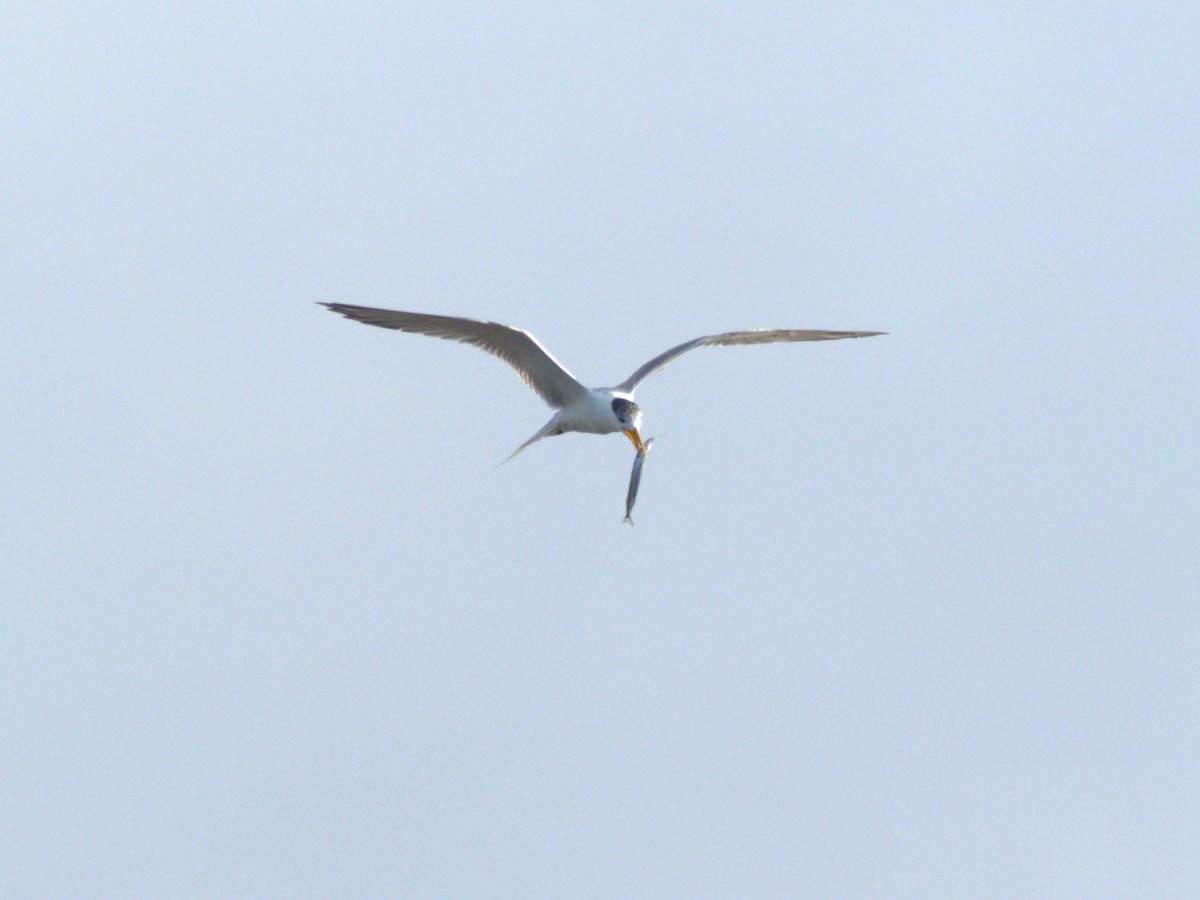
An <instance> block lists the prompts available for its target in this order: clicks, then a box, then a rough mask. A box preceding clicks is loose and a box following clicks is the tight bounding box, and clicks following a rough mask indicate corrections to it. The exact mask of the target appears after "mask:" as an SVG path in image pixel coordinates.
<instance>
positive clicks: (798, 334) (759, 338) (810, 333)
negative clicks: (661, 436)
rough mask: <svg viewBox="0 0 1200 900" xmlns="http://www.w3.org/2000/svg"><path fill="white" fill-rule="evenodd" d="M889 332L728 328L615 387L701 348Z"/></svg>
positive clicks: (631, 385) (626, 386)
mask: <svg viewBox="0 0 1200 900" xmlns="http://www.w3.org/2000/svg"><path fill="white" fill-rule="evenodd" d="M880 334H887V332H886V331H821V330H813V329H808V330H799V331H797V330H773V329H768V328H760V329H758V330H756V331H727V332H725V333H724V334H706V335H704V336H702V337H698V338H693V339H692V340H690V341H684V342H683V343H682V344H679V345H678V346H676V347H672V348H671V349H670V350H667V351H665V352H663V353H660V354H658V356H656V357H654V359H652V360H650V361H649V362H648V363H645V364H644V365H642V366H640V367H639V368H638V370H637V371H636V372H634V373H633V374H632V375H630V376H629V377H628V378H626V379H625V380H624V381H622V382H621V383H620V384H618V385H617V386H616V387H615V388H614V390H619V391H632V390H634V389H635V388H636V387H637V386H638V385H639V384H640V383H641V382H643V381H644V380H646V379H647V378H649V377H650V376H651V375H653V374H654V373H655V372H657V371H658V370H659V369H661V368H662V367H663V366H665V365H666V364H667V363H669V362H671V361H672V360H673V359H675V357H677V356H682V355H683V354H684V353H687V352H688V351H689V350H695V349H696V348H697V347H733V346H739V345H742V344H778V343H790V342H792V341H840V340H842V339H843V338H861V337H874V336H876V335H880Z"/></svg>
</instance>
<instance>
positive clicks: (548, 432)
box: [492, 415, 562, 472]
mask: <svg viewBox="0 0 1200 900" xmlns="http://www.w3.org/2000/svg"><path fill="white" fill-rule="evenodd" d="M556 434H562V431H560V430H559V427H558V416H557V415H555V416H554V417H553V418H551V419H550V421H549V422H547V423H546V424H545V425H543V426H542V427H541V428H540V429H538V432H537V434H535V435H534V436H533V437H531V438H530V439H529V440H527V441H526V442H525V443H523V444H522V445H521V446H520V447H518V448H517V449H516V450H514V451H513V452H512V453H510V454H508V456H507V457H505V458H504V459H503V460H501V461H500V462H498V463H496V465H494V466H492V471H493V472H495V471H496V470H497V469H498V468H500V467H501V466H502V465H504V464H505V463H506V462H508V461H509V460H510V459H512V458H513V457H514V456H516V455H517V454H518V453H520V452H521V451H522V450H524V449H525V448H526V447H528V446H529V445H530V444H536V443H537V442H538V441H540V440H541V439H542V438H544V437H551V436H552V435H556Z"/></svg>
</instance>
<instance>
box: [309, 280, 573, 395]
mask: <svg viewBox="0 0 1200 900" xmlns="http://www.w3.org/2000/svg"><path fill="white" fill-rule="evenodd" d="M320 305H321V306H324V307H326V308H327V309H330V310H332V311H333V312H335V313H340V314H341V315H343V316H345V317H346V318H347V319H353V320H354V321H356V322H364V323H365V324H367V325H378V326H379V327H380V328H392V329H395V330H396V331H406V332H409V333H410V334H425V335H428V336H430V337H436V338H443V339H445V340H449V341H458V342H460V343H463V344H470V345H471V346H473V347H478V348H479V349H480V350H484V351H486V352H488V353H491V354H492V355H493V356H498V357H500V359H502V360H504V361H505V362H506V363H508V364H509V365H510V366H512V367H513V368H514V369H516V371H517V374H518V375H520V376H521V379H522V380H523V381H524V382H525V383H526V384H527V385H529V386H530V387H531V388H533V390H534V391H535V392H536V393H537V394H538V396H540V397H541V398H542V399H543V400H545V401H546V402H547V403H548V404H549V405H550V406H552V407H555V408H558V409H561V408H562V407H564V406H566V405H567V404H568V403H569V402H571V401H572V400H574V399H576V398H577V397H579V396H581V395H582V394H584V393H586V392H587V388H585V387H584V386H583V385H582V384H580V383H579V381H578V380H576V378H575V376H574V375H572V374H571V373H570V372H568V371H567V370H566V369H565V368H564V367H563V365H562V363H560V362H559V361H558V360H557V359H555V358H554V357H553V356H552V355H551V354H550V351H548V350H547V349H546V348H545V347H543V346H542V345H541V344H539V343H538V341H537V339H536V338H535V337H534V336H533V335H532V334H530V333H529V332H528V331H522V330H521V329H520V328H513V327H511V326H509V325H501V324H499V323H497V322H480V321H477V320H476V319H460V318H458V317H456V316H434V315H428V314H426V313H413V312H401V311H400V310H395V309H377V308H375V307H370V306H351V305H349V304H347V303H322V304H320Z"/></svg>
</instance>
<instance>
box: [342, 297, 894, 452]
mask: <svg viewBox="0 0 1200 900" xmlns="http://www.w3.org/2000/svg"><path fill="white" fill-rule="evenodd" d="M319 305H321V306H324V307H326V308H327V309H330V310H332V311H333V312H335V313H340V314H341V315H343V316H345V317H346V318H347V319H353V320H354V321H356V322H363V323H365V324H367V325H377V326H379V327H380V328H391V329H394V330H396V331H406V332H409V333H410V334H424V335H428V336H430V337H436V338H443V339H445V340H449V341H459V342H460V343H463V344H470V345H472V346H474V347H478V348H479V349H480V350H484V351H486V352H488V353H491V354H492V355H493V356H498V357H500V359H502V360H504V361H505V362H506V363H508V364H509V365H510V366H512V367H513V368H514V369H516V370H517V374H518V375H520V376H521V378H522V380H524V382H525V383H526V384H527V385H529V386H530V387H531V388H533V390H534V392H535V393H537V395H538V396H539V397H541V398H542V399H543V400H545V401H546V403H547V404H548V405H549V406H551V407H552V408H553V409H554V410H555V413H554V415H553V416H552V417H551V418H550V421H549V422H547V423H546V424H545V425H543V426H542V427H541V428H540V429H539V430H538V431H537V433H536V434H534V435H533V437H531V438H529V440H527V441H525V443H523V444H521V446H519V447H518V448H517V449H516V450H514V451H513V452H512V453H510V454H509V456H508V458H507V459H505V460H504V462H508V460H510V459H512V458H513V457H514V456H516V455H517V454H518V453H520V452H521V451H522V450H524V449H525V448H526V447H528V446H529V445H530V444H534V443H536V442H538V441H540V440H541V439H542V438H546V437H553V436H555V435H559V434H566V433H567V432H568V431H577V432H582V433H584V434H616V433H618V432H621V433H623V434H624V435H625V436H626V437H627V438H629V440H630V442H632V444H633V446H634V447H636V448H637V451H638V453H639V454H640V455H642V456H644V455H645V453H646V442H645V441H643V440H642V411H641V409H640V408H639V407H638V405H637V404H636V403H635V402H634V400H633V393H634V391H636V390H637V387H638V385H639V384H641V383H642V382H643V381H645V380H646V379H647V378H649V377H650V376H651V375H653V374H654V373H655V372H657V371H658V370H659V369H661V368H662V367H663V366H665V365H667V363H669V362H671V361H672V360H674V359H675V358H676V357H678V356H682V355H683V354H684V353H687V352H688V351H689V350H695V349H696V348H697V347H733V346H740V345H744V344H775V343H781V342H792V341H838V340H842V339H843V338H862V337H875V336H876V335H880V334H887V332H885V331H822V330H812V329H808V330H800V331H797V330H771V329H759V330H756V331H728V332H725V333H724V334H706V335H703V336H701V337H698V338H692V339H691V340H690V341H684V342H683V343H682V344H678V345H676V346H674V347H672V348H671V349H670V350H665V351H663V352H662V353H660V354H658V356H656V357H654V358H653V359H652V360H650V361H649V362H647V363H644V364H642V365H641V366H639V367H638V368H637V369H636V370H635V371H634V373H633V374H632V375H630V376H629V377H628V378H626V379H625V380H624V381H622V382H621V383H620V384H618V385H614V386H613V387H603V388H589V387H584V385H583V384H581V383H580V382H579V380H578V379H576V378H575V376H574V375H572V374H571V373H570V372H568V371H567V370H566V369H565V368H564V367H563V365H562V363H560V362H559V361H558V360H557V359H555V358H554V357H553V356H552V355H551V354H550V351H549V350H547V349H546V348H545V347H543V346H542V345H541V344H540V343H539V342H538V340H537V338H535V337H534V336H533V335H532V334H530V333H529V332H528V331H523V330H522V329H520V328H513V327H512V326H511V325H501V324H499V323H497V322H481V321H479V320H476V319H461V318H458V317H456V316H437V315H430V314H427V313H414V312H401V311H400V310H395V309H376V308H374V307H370V306H351V305H349V304H346V303H321V304H319ZM501 465H503V463H501Z"/></svg>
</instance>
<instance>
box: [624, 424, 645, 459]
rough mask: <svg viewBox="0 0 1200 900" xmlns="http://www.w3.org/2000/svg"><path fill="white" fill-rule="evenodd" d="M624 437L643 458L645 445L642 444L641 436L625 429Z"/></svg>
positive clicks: (629, 429)
mask: <svg viewBox="0 0 1200 900" xmlns="http://www.w3.org/2000/svg"><path fill="white" fill-rule="evenodd" d="M625 437H627V438H629V440H630V441H631V442H632V443H633V446H635V447H637V450H638V453H641V454H642V455H643V456H645V454H646V445H645V444H643V443H642V436H641V435H640V434H638V433H637V432H636V431H634V430H633V429H632V428H626V429H625Z"/></svg>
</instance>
